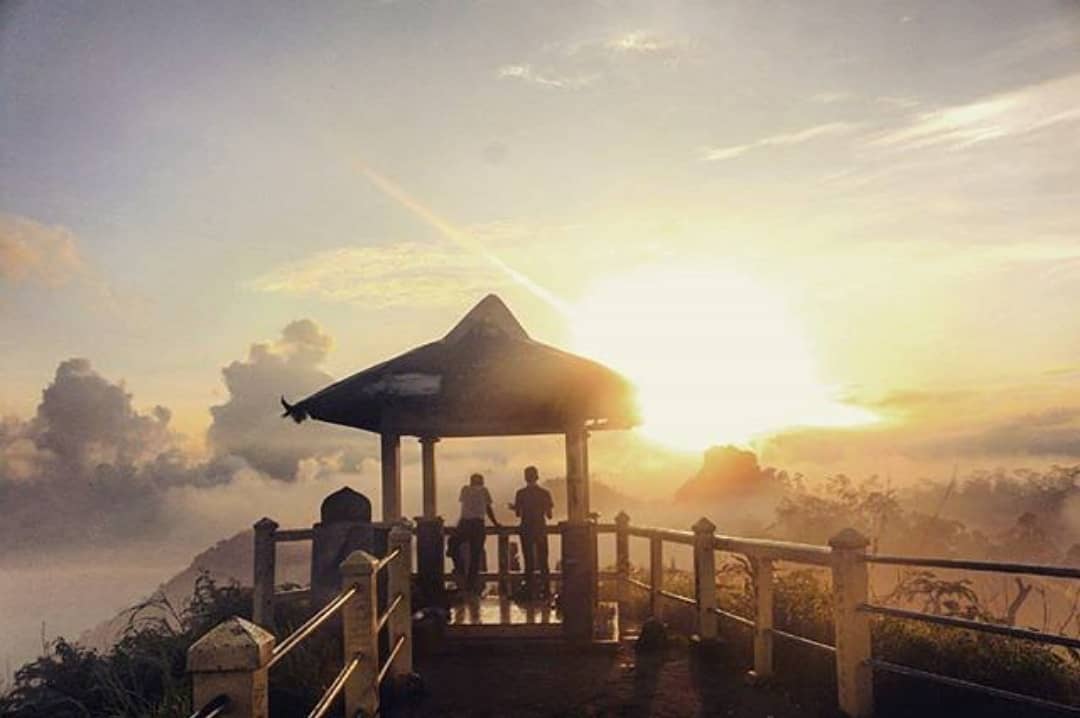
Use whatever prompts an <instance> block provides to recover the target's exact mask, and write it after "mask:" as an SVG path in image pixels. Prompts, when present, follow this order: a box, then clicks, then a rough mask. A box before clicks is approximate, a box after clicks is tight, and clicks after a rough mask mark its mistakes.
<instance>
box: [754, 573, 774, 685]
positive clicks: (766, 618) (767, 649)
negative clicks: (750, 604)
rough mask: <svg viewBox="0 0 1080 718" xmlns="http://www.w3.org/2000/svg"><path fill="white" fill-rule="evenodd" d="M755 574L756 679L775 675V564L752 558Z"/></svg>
mask: <svg viewBox="0 0 1080 718" xmlns="http://www.w3.org/2000/svg"><path fill="white" fill-rule="evenodd" d="M750 566H751V570H753V572H754V677H755V678H768V677H769V676H771V675H772V673H773V632H772V628H773V562H772V561H770V560H769V559H764V558H757V557H753V556H752V557H750Z"/></svg>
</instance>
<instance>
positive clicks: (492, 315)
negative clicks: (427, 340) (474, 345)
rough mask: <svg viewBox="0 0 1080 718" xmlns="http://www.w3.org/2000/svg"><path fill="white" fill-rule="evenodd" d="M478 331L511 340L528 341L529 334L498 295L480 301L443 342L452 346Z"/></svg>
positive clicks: (490, 295)
mask: <svg viewBox="0 0 1080 718" xmlns="http://www.w3.org/2000/svg"><path fill="white" fill-rule="evenodd" d="M477 329H480V330H482V331H483V332H484V333H486V334H500V335H502V336H505V337H508V338H511V339H528V338H529V334H528V332H526V331H525V329H524V327H522V326H521V322H519V321H518V320H517V317H515V316H514V314H513V312H511V311H510V309H509V307H507V306H506V304H505V303H503V300H501V299H499V297H498V295H495V294H489V295H487V296H486V297H484V298H483V299H481V300H480V301H479V302H478V303H477V305H476V306H475V307H473V308H472V309H470V310H469V313H468V314H466V315H465V316H464V317H462V319H461V321H459V322H458V323H457V324H455V325H454V328H453V329H451V330H450V333H449V334H447V335H446V336H445V337H443V341H444V342H447V343H449V344H454V343H455V342H457V341H459V340H460V339H462V338H463V337H465V336H466V335H468V334H470V333H471V332H473V331H475V330H477Z"/></svg>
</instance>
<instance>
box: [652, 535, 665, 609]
mask: <svg viewBox="0 0 1080 718" xmlns="http://www.w3.org/2000/svg"><path fill="white" fill-rule="evenodd" d="M649 586H650V589H649V613H650V614H651V615H652V617H653V618H657V619H660V620H663V618H664V616H663V613H664V611H663V606H662V603H661V601H662V599H663V597H662V596H661V595H660V589H662V588H663V587H664V542H663V541H661V540H660V537H659V536H650V537H649Z"/></svg>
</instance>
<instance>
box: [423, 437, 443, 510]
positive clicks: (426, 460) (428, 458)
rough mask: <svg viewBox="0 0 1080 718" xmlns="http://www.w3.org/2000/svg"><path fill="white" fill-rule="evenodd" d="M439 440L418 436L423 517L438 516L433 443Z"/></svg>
mask: <svg viewBox="0 0 1080 718" xmlns="http://www.w3.org/2000/svg"><path fill="white" fill-rule="evenodd" d="M438 442H439V440H438V439H436V438H435V437H434V436H422V437H420V466H421V473H422V478H423V486H424V518H425V519H433V518H435V517H436V516H438V514H439V511H438V505H437V503H438V502H437V500H436V498H435V497H436V488H437V487H436V485H435V444H437V443H438Z"/></svg>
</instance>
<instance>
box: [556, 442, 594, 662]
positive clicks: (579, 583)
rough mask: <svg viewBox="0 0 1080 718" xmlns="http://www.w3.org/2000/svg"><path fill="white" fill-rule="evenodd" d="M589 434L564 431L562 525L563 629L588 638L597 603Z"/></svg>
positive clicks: (569, 635) (575, 637)
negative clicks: (591, 518)
mask: <svg viewBox="0 0 1080 718" xmlns="http://www.w3.org/2000/svg"><path fill="white" fill-rule="evenodd" d="M588 440H589V439H588V433H587V432H586V431H585V428H584V426H580V425H579V426H576V427H574V428H572V429H571V430H570V431H567V432H566V502H567V506H566V515H567V520H566V521H565V522H564V523H563V524H562V525H561V528H562V590H561V592H560V593H561V596H562V600H563V632H564V634H565V636H566V637H567V638H568V639H571V640H578V641H588V640H591V639H592V635H593V615H594V609H595V606H596V555H595V554H596V526H595V524H593V523H592V522H590V521H589V489H588V484H589V465H588Z"/></svg>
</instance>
